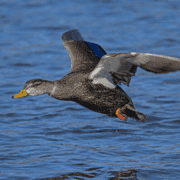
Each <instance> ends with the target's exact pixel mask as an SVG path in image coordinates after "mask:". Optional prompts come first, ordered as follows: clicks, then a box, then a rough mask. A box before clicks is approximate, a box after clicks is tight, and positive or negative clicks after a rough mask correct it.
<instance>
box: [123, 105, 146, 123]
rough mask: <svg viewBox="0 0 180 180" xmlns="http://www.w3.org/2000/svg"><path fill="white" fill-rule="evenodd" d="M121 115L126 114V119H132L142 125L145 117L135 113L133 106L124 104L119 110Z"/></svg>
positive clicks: (137, 112)
mask: <svg viewBox="0 0 180 180" xmlns="http://www.w3.org/2000/svg"><path fill="white" fill-rule="evenodd" d="M121 113H122V114H126V115H127V116H128V117H131V118H134V119H136V120H138V121H141V122H143V123H144V122H145V121H146V115H144V114H143V113H141V112H139V111H137V110H136V109H135V108H134V107H133V106H130V105H129V104H126V105H125V106H124V107H123V108H122V109H121Z"/></svg>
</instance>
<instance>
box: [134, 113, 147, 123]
mask: <svg viewBox="0 0 180 180" xmlns="http://www.w3.org/2000/svg"><path fill="white" fill-rule="evenodd" d="M136 115H137V118H135V119H137V120H138V121H141V122H142V123H144V122H145V121H146V115H144V114H143V113H141V112H139V111H136Z"/></svg>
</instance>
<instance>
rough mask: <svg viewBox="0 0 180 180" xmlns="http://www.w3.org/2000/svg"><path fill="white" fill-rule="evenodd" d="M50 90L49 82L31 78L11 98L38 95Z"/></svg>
mask: <svg viewBox="0 0 180 180" xmlns="http://www.w3.org/2000/svg"><path fill="white" fill-rule="evenodd" d="M50 90H51V82H50V81H46V80H42V79H31V80H29V81H27V82H26V83H25V85H24V88H23V89H22V90H21V91H20V92H19V93H18V94H16V95H14V96H12V98H24V97H26V96H39V95H41V94H46V93H49V92H50Z"/></svg>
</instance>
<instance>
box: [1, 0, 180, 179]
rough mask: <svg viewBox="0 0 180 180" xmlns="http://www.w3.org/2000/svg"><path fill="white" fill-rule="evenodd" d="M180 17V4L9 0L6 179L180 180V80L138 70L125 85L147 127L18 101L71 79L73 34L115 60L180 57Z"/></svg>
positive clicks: (67, 106)
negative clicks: (67, 40) (38, 86)
mask: <svg viewBox="0 0 180 180" xmlns="http://www.w3.org/2000/svg"><path fill="white" fill-rule="evenodd" d="M179 17H180V3H179V0H171V1H168V0H164V1H157V0H156V1H155V0H154V1H153V0H151V1H149V2H148V3H145V2H144V1H141V0H136V1H133V0H131V1H124V2H122V1H115V0H114V1H113V0H112V1H111V0H94V1H88V0H76V1H74V0H68V1H57V0H51V1H50V0H41V1H40V0H38V1H37V0H34V1H33V0H31V1H23V0H13V1H11V0H4V1H3V0H1V1H0V72H1V73H0V99H1V104H0V179H18V180H19V179H68V178H69V179H109V180H115V179H116V180H117V179H139V180H144V179H156V180H158V179H179V177H180V130H179V129H180V106H179V101H180V100H179V99H180V78H179V76H180V72H174V73H169V74H160V75H156V74H153V73H149V72H146V71H144V70H141V69H138V72H137V74H136V76H135V77H133V78H132V81H131V84H130V87H126V86H123V89H124V90H125V91H126V92H127V94H128V95H129V96H130V97H131V98H132V100H133V102H134V104H135V107H136V108H137V110H138V111H140V112H143V113H145V114H146V115H147V121H146V122H145V123H144V124H142V123H140V122H138V121H135V120H134V119H131V118H129V119H128V121H127V122H123V121H120V120H119V119H118V118H111V117H108V116H106V115H103V114H99V113H95V112H93V111H90V110H88V109H86V108H84V107H82V106H80V105H78V104H76V103H74V102H65V101H58V100H56V99H53V98H51V97H49V96H48V95H42V96H38V97H27V98H24V99H12V98H11V97H12V96H13V95H14V94H16V93H18V92H19V91H20V90H21V89H22V87H23V86H24V83H25V82H26V81H27V80H30V79H33V78H41V79H47V80H57V79H61V78H62V77H63V76H64V75H66V74H67V73H68V72H69V71H70V67H71V66H70V65H71V63H70V58H69V55H68V52H67V51H66V50H65V48H64V46H63V42H62V40H61V35H62V34H63V33H64V32H66V31H69V30H71V29H74V28H78V29H79V31H80V32H81V33H82V35H83V37H84V39H85V40H88V41H90V42H94V43H98V44H100V45H101V46H102V47H103V48H104V49H105V50H106V51H107V52H108V53H120V52H148V53H154V54H162V55H168V56H173V57H180V51H179V50H180V18H179Z"/></svg>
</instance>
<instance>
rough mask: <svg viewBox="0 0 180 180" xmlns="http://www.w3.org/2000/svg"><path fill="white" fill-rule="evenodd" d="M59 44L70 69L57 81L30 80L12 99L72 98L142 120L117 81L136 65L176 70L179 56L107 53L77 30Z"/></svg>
mask: <svg viewBox="0 0 180 180" xmlns="http://www.w3.org/2000/svg"><path fill="white" fill-rule="evenodd" d="M62 40H63V45H64V47H65V48H66V50H67V51H68V53H69V56H70V58H71V72H70V73H68V74H67V75H65V76H64V77H63V78H62V79H60V80H55V81H48V80H43V79H31V80H29V81H27V82H26V83H25V85H24V87H23V89H22V90H21V91H20V92H19V93H18V94H15V95H14V96H12V98H13V99H19V98H24V97H27V96H39V95H42V94H48V95H49V96H51V97H53V98H55V99H58V100H65V101H74V102H76V103H78V104H80V105H82V106H84V107H86V108H88V109H90V110H92V111H95V112H98V113H102V114H105V115H107V116H110V117H117V118H119V119H120V120H123V121H127V118H133V119H135V120H138V121H140V122H145V121H146V115H145V114H143V113H141V112H139V111H137V110H136V108H135V106H134V104H133V102H132V100H131V98H130V97H129V96H128V95H127V94H126V93H125V92H124V91H123V89H122V88H121V84H122V83H123V84H125V85H127V86H129V84H130V81H131V77H132V76H135V73H136V71H137V67H140V68H142V69H144V70H146V71H149V72H153V73H156V74H158V73H169V72H174V71H178V70H180V59H179V58H176V57H169V56H164V55H157V54H150V53H137V52H131V53H115V54H113V53H112V54H107V53H106V51H105V50H104V49H103V48H102V47H101V46H100V45H98V44H96V43H92V42H88V41H84V39H83V37H82V36H81V34H80V32H79V31H78V29H72V30H70V31H67V32H65V33H64V34H63V35H62Z"/></svg>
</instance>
